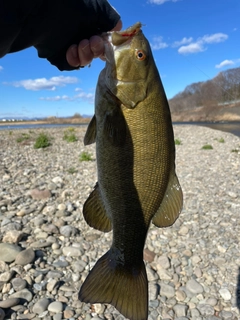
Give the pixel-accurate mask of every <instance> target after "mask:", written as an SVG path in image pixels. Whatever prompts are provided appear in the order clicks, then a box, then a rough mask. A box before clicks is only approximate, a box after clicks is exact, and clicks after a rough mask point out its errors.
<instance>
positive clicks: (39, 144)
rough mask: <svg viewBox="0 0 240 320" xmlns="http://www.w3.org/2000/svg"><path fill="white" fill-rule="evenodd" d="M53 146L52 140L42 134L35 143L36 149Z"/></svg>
mask: <svg viewBox="0 0 240 320" xmlns="http://www.w3.org/2000/svg"><path fill="white" fill-rule="evenodd" d="M50 145H51V143H50V138H49V137H48V135H46V134H45V133H43V132H42V133H40V134H39V135H38V137H37V139H36V141H35V144H34V148H35V149H39V148H47V147H49V146H50Z"/></svg>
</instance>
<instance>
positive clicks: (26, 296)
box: [10, 289, 33, 302]
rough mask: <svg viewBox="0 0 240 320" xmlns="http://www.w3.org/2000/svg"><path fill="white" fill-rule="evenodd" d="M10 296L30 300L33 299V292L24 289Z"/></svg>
mask: <svg viewBox="0 0 240 320" xmlns="http://www.w3.org/2000/svg"><path fill="white" fill-rule="evenodd" d="M10 297H11V298H20V299H23V300H27V301H28V302H29V301H31V300H32V298H33V294H32V292H31V291H29V290H28V289H23V290H20V291H17V292H15V293H13V294H12V295H10Z"/></svg>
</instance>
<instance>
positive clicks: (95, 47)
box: [89, 36, 104, 58]
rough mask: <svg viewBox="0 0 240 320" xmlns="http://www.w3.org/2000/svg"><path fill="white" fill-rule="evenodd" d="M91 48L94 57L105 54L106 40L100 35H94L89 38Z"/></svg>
mask: <svg viewBox="0 0 240 320" xmlns="http://www.w3.org/2000/svg"><path fill="white" fill-rule="evenodd" d="M89 43H90V50H91V51H92V53H93V56H94V58H97V57H100V56H102V55H103V54H104V41H103V39H102V38H101V37H99V36H93V37H91V38H90V39H89Z"/></svg>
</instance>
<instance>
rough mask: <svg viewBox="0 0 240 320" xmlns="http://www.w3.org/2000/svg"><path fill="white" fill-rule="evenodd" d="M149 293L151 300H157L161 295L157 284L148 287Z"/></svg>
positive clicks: (150, 284)
mask: <svg viewBox="0 0 240 320" xmlns="http://www.w3.org/2000/svg"><path fill="white" fill-rule="evenodd" d="M148 289H149V290H148V291H149V300H156V299H157V296H158V293H159V287H158V285H156V284H155V283H151V282H150V283H149V286H148Z"/></svg>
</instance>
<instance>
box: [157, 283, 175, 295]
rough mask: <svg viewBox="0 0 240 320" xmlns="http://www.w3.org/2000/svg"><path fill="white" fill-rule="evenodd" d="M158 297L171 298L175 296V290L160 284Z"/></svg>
mask: <svg viewBox="0 0 240 320" xmlns="http://www.w3.org/2000/svg"><path fill="white" fill-rule="evenodd" d="M160 295H161V296H165V297H167V298H172V297H174V296H175V289H174V288H173V287H172V286H170V285H168V284H165V283H163V282H161V283H160Z"/></svg>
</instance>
